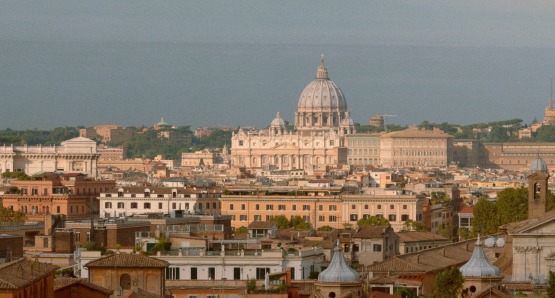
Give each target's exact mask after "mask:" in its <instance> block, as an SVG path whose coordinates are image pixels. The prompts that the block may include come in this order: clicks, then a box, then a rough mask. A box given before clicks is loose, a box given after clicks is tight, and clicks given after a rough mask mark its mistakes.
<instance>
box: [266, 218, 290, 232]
mask: <svg viewBox="0 0 555 298" xmlns="http://www.w3.org/2000/svg"><path fill="white" fill-rule="evenodd" d="M270 222H273V223H275V224H276V227H277V228H278V229H280V230H283V229H287V228H290V227H291V223H290V222H289V220H288V219H287V217H286V216H285V215H277V216H274V217H272V218H271V219H270Z"/></svg>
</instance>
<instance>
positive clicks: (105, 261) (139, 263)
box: [85, 252, 169, 268]
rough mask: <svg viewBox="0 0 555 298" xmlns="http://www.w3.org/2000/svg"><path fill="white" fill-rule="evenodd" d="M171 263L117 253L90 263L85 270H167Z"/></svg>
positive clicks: (143, 256) (140, 255) (142, 256)
mask: <svg viewBox="0 0 555 298" xmlns="http://www.w3.org/2000/svg"><path fill="white" fill-rule="evenodd" d="M168 266H169V263H168V262H166V261H163V260H159V259H156V258H153V257H149V256H145V255H142V254H128V253H123V252H120V253H115V254H112V255H107V256H104V257H101V258H98V259H96V260H93V261H90V262H88V263H87V264H86V265H85V268H97V267H142V268H145V267H157V268H166V267H168Z"/></svg>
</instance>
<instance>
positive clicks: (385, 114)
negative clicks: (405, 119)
mask: <svg viewBox="0 0 555 298" xmlns="http://www.w3.org/2000/svg"><path fill="white" fill-rule="evenodd" d="M380 116H382V118H383V129H384V132H387V125H385V119H386V118H387V117H397V115H389V114H388V113H383V114H381V115H380Z"/></svg>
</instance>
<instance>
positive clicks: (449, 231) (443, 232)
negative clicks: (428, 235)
mask: <svg viewBox="0 0 555 298" xmlns="http://www.w3.org/2000/svg"><path fill="white" fill-rule="evenodd" d="M438 234H439V235H440V236H443V237H445V238H447V239H450V240H453V226H452V225H451V224H450V223H447V224H445V225H441V226H439V227H438Z"/></svg>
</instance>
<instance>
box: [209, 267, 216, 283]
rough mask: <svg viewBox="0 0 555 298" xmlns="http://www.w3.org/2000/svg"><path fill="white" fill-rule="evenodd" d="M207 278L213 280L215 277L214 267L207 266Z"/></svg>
mask: <svg viewBox="0 0 555 298" xmlns="http://www.w3.org/2000/svg"><path fill="white" fill-rule="evenodd" d="M208 279H209V280H215V279H216V268H214V267H208Z"/></svg>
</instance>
